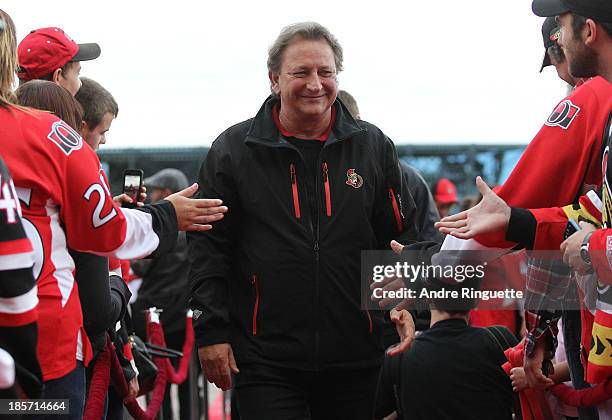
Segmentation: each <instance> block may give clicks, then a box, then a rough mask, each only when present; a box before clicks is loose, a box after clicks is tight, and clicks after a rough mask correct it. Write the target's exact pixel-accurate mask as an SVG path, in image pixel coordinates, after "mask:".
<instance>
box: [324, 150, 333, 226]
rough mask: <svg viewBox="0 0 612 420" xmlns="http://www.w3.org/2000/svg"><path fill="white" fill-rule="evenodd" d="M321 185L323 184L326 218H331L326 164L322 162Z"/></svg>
mask: <svg viewBox="0 0 612 420" xmlns="http://www.w3.org/2000/svg"><path fill="white" fill-rule="evenodd" d="M323 183H324V184H325V209H326V211H327V217H331V192H330V189H329V176H328V169H327V162H323Z"/></svg>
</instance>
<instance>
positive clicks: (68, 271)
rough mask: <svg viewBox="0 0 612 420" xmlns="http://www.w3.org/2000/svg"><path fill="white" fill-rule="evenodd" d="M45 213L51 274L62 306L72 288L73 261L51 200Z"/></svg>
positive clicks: (57, 213)
mask: <svg viewBox="0 0 612 420" xmlns="http://www.w3.org/2000/svg"><path fill="white" fill-rule="evenodd" d="M46 209H47V215H48V216H49V226H50V227H51V262H52V263H53V265H54V267H55V272H54V273H53V276H54V277H55V279H56V280H57V285H58V287H59V289H60V293H61V294H62V307H63V306H66V302H67V301H68V298H69V297H70V294H71V293H72V289H73V288H74V276H73V274H72V273H73V272H74V261H73V260H72V257H71V256H70V254H69V253H68V246H67V244H66V235H65V233H64V230H63V229H62V226H61V225H60V222H59V212H58V210H57V207H56V206H55V205H53V203H52V202H51V200H49V201H48V202H47V206H46Z"/></svg>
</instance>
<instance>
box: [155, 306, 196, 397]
mask: <svg viewBox="0 0 612 420" xmlns="http://www.w3.org/2000/svg"><path fill="white" fill-rule="evenodd" d="M185 324H186V325H185V342H184V343H183V349H182V352H183V357H181V361H180V363H179V369H178V372H177V371H176V370H174V366H172V363H170V360H168V359H165V365H166V371H167V373H168V381H169V382H171V383H173V384H178V385H180V384H182V383H183V382H185V379H187V375H188V374H189V359H191V352H192V351H193V343H194V341H195V340H194V337H193V319H192V317H191V315H190V314H188V315H187V317H186V318H185ZM156 344H157V343H156ZM160 345H161V346H163V347H166V340H165V339H164V341H163V344H160Z"/></svg>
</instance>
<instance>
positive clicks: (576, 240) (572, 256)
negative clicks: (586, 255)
mask: <svg viewBox="0 0 612 420" xmlns="http://www.w3.org/2000/svg"><path fill="white" fill-rule="evenodd" d="M580 227H581V230H579V231H578V232H576V233H574V234H573V235H572V236H570V237H569V238H567V239H566V240H565V241H563V243H562V244H561V252H562V253H563V262H565V263H566V264H567V265H569V266H570V267H572V269H573V270H576V271H577V272H579V273H581V274H585V273H586V272H587V271H588V270H589V267H588V266H587V265H586V263H585V262H584V261H583V260H582V257H581V256H580V248H581V247H582V241H584V237H585V236H586V235H587V234H588V233H589V232H593V231H594V230H595V229H596V228H595V226H593V225H592V224H590V223H587V222H580Z"/></svg>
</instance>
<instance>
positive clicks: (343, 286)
mask: <svg viewBox="0 0 612 420" xmlns="http://www.w3.org/2000/svg"><path fill="white" fill-rule="evenodd" d="M276 102H277V99H275V98H274V97H269V98H268V99H267V100H266V101H265V103H264V104H263V106H262V108H261V109H260V111H259V112H258V114H257V115H256V116H255V118H253V119H250V120H248V121H245V122H242V123H240V124H237V125H235V126H233V127H231V128H229V129H228V130H226V131H225V132H224V133H222V134H221V135H220V136H219V137H218V138H217V139H216V140H215V142H214V143H213V144H212V146H211V148H210V150H209V152H208V155H207V157H206V161H205V162H204V164H203V165H202V168H201V171H200V176H199V185H200V191H199V193H198V196H199V197H201V198H221V199H222V200H223V203H224V205H226V206H228V208H229V211H228V213H226V215H225V217H224V219H223V220H221V221H219V222H216V223H215V224H214V227H213V229H212V230H211V231H208V232H204V233H188V241H189V257H190V260H191V272H190V288H191V296H190V307H191V308H192V309H194V318H195V319H194V329H195V333H196V339H197V344H198V346H207V345H212V344H218V343H230V344H231V345H232V349H233V351H234V355H235V356H236V360H237V363H238V366H240V365H241V364H246V363H254V362H256V363H267V364H271V365H276V366H282V367H288V368H296V369H303V370H322V369H350V368H360V367H369V366H375V365H377V364H379V363H381V361H382V356H383V351H382V350H383V347H382V313H381V312H380V311H372V312H367V311H365V310H362V309H361V287H360V263H361V260H360V251H361V250H372V249H389V241H390V240H391V239H393V238H396V239H397V240H398V241H400V242H403V243H407V242H409V241H411V240H414V239H415V236H416V235H415V230H416V228H415V225H414V212H415V206H414V201H413V199H412V197H411V195H410V193H409V192H408V189H407V187H406V185H405V184H404V181H403V179H402V176H401V172H400V168H399V164H398V159H397V153H396V150H395V147H394V145H393V143H392V142H391V140H389V139H388V138H387V136H385V134H384V133H383V132H382V131H380V129H378V128H377V127H375V126H374V125H372V124H369V123H367V122H363V121H360V122H359V123H357V122H356V121H355V120H354V119H353V118H352V117H351V116H350V114H349V112H348V111H347V110H346V108H344V106H343V105H342V104H341V103H340V102H339V101H336V102H335V104H334V106H335V107H336V119H335V123H334V126H333V129H332V131H331V133H330V135H329V138H328V139H327V141H326V142H325V145H324V146H323V148H322V149H321V152H320V156H319V162H318V168H320V170H319V173H318V174H317V175H316V179H317V183H316V184H317V191H307V186H306V185H307V183H306V179H307V171H308V170H311V169H310V168H311V167H310V166H309V167H306V165H305V163H304V160H303V158H302V155H301V153H300V152H299V150H298V149H297V148H296V147H294V146H293V145H292V144H290V143H289V142H288V141H287V140H286V139H284V138H283V137H282V135H281V134H280V133H279V130H278V128H277V127H276V125H275V124H274V121H273V117H272V109H273V107H274V105H275V104H276ZM309 194H316V196H315V200H313V201H314V202H316V203H317V209H316V210H315V211H314V212H312V211H311V209H310V208H309V203H310V202H311V200H309V199H308V197H309ZM311 214H318V217H317V218H316V219H315V220H312V219H313V218H312V217H311Z"/></svg>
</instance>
